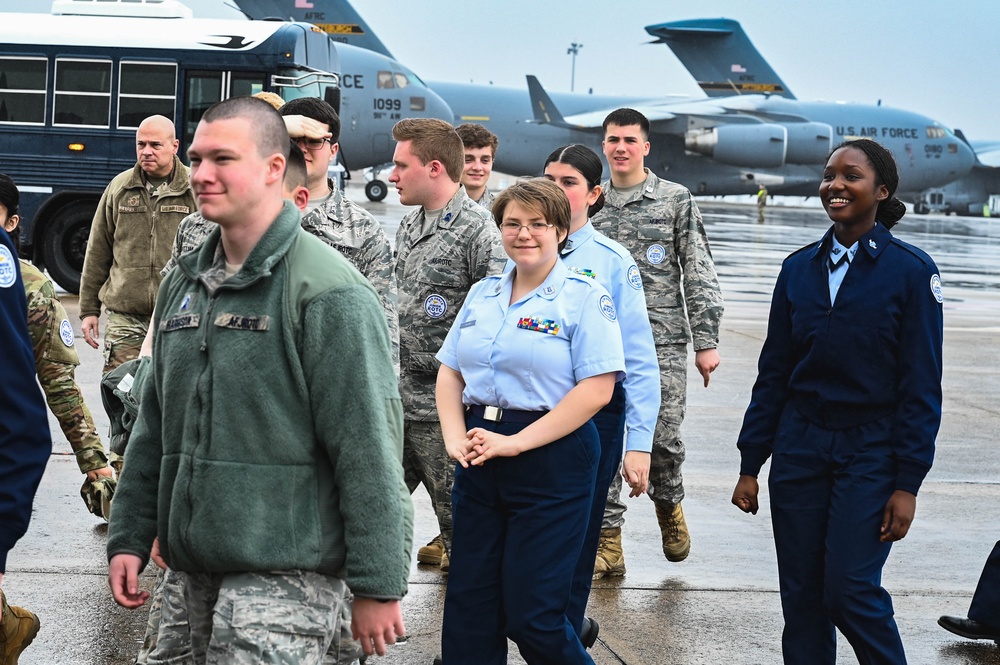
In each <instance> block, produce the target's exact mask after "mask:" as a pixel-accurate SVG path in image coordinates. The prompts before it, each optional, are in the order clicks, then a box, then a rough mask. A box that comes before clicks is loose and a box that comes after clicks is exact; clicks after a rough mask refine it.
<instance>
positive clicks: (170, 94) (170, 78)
mask: <svg viewBox="0 0 1000 665" xmlns="http://www.w3.org/2000/svg"><path fill="white" fill-rule="evenodd" d="M176 90H177V65H175V64H173V63H158V62H122V63H121V74H120V76H119V83H118V127H119V128H121V129H137V128H138V127H139V123H141V122H142V121H143V120H145V119H146V118H148V117H149V116H151V115H162V116H166V117H167V118H173V117H174V102H175V93H176Z"/></svg>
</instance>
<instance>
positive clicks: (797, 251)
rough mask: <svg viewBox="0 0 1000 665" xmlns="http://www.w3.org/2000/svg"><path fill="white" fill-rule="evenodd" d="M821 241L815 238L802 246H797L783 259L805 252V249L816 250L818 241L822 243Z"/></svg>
mask: <svg viewBox="0 0 1000 665" xmlns="http://www.w3.org/2000/svg"><path fill="white" fill-rule="evenodd" d="M822 242H823V241H822V240H817V241H816V242H811V243H809V244H808V245H803V246H802V247H799V248H798V249H797V250H795V251H794V252H792V253H791V254H789V255H788V256H786V257H785V259H786V260H787V259H790V258H792V257H793V256H797V255H799V254H801V253H802V252H805V251H807V250H810V249H811V250H816V249H818V248H819V246H820V243H822Z"/></svg>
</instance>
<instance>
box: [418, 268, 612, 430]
mask: <svg viewBox="0 0 1000 665" xmlns="http://www.w3.org/2000/svg"><path fill="white" fill-rule="evenodd" d="M513 274H514V273H512V272H508V273H506V274H504V275H496V276H492V277H487V278H486V279H484V280H482V281H480V282H478V283H476V284H475V285H473V287H472V289H470V291H469V295H468V297H467V298H466V299H465V304H464V305H462V309H461V310H460V311H459V313H458V316H457V318H456V319H455V323H454V325H453V326H452V328H451V330H450V331H449V332H448V336H447V337H446V338H445V340H444V344H443V345H442V346H441V350H440V351H439V352H438V354H437V359H438V360H439V361H441V363H442V364H444V365H447V366H448V367H450V368H451V369H453V370H456V371H458V372H460V373H461V374H462V379H463V380H464V381H465V389H464V390H463V391H462V401H463V402H464V403H465V404H482V405H486V406H499V407H501V408H504V409H516V410H520V411H551V410H552V409H553V408H555V406H556V404H558V403H559V401H560V400H562V398H563V397H565V396H566V393H568V392H569V391H570V390H572V389H573V387H574V386H576V384H577V382H579V381H581V380H582V379H586V378H589V377H591V376H598V375H600V374H607V373H608V372H618V373H619V378H620V377H621V376H623V375H624V370H625V357H624V353H623V351H622V339H621V331H620V329H619V328H618V314H617V312H616V310H615V306H614V301H612V299H611V296H610V295H609V294H608V292H607V291H606V290H605V289H604V287H602V286H601V285H600V284H598V283H597V282H596V281H594V280H592V279H587V278H586V277H580V276H579V275H576V274H574V273H572V272H570V270H569V269H568V268H567V267H566V266H565V265H563V263H562V262H561V261H557V262H556V265H555V267H554V268H553V269H552V271H551V272H550V273H549V276H548V277H547V278H546V279H545V281H544V282H543V283H542V284H541V285H540V286H539V287H538V288H537V289H535V290H534V291H532V292H531V293H529V294H528V295H526V296H524V297H523V298H521V299H520V300H518V301H517V302H515V303H513V304H509V303H510V295H511V285H512V281H513Z"/></svg>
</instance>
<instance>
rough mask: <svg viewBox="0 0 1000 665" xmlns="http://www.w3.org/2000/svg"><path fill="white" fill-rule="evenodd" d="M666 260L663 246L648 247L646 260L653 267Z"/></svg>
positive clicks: (665, 251)
mask: <svg viewBox="0 0 1000 665" xmlns="http://www.w3.org/2000/svg"><path fill="white" fill-rule="evenodd" d="M666 258H667V250H665V249H664V248H663V245H660V244H655V245H650V246H649V248H648V249H647V250H646V260H647V261H649V262H650V263H652V264H653V265H654V266H658V265H660V264H661V263H663V260H664V259H666Z"/></svg>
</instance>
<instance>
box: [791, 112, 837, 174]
mask: <svg viewBox="0 0 1000 665" xmlns="http://www.w3.org/2000/svg"><path fill="white" fill-rule="evenodd" d="M784 127H785V130H786V131H787V132H788V143H787V147H786V149H785V161H786V162H788V163H789V164H808V165H814V164H819V165H823V164H825V163H826V157H827V155H829V154H830V148H832V147H833V128H832V127H830V125H828V124H826V123H825V122H795V123H788V124H787V125H784Z"/></svg>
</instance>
